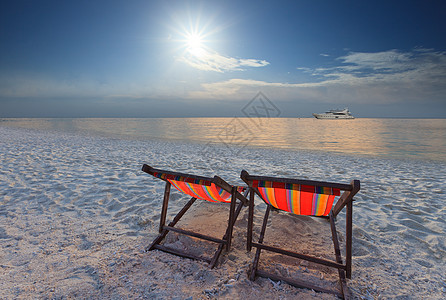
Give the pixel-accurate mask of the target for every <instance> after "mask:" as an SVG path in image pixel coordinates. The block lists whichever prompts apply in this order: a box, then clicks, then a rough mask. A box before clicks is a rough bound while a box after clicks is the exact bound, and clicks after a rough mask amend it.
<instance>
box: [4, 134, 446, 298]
mask: <svg viewBox="0 0 446 300" xmlns="http://www.w3.org/2000/svg"><path fill="white" fill-rule="evenodd" d="M206 147H209V145H203V144H199V143H186V142H180V141H166V140H161V139H153V140H137V139H122V138H112V137H106V136H102V137H101V136H93V135H86V134H81V133H66V132H65V133H64V132H53V131H43V130H32V129H20V128H7V127H0V162H1V167H0V249H1V250H0V298H1V299H72V298H80V299H86V298H92V299H245V300H250V299H334V298H335V297H334V296H333V295H329V294H322V293H316V292H314V291H311V290H306V289H299V288H295V287H292V286H289V285H287V284H285V283H281V282H274V281H272V280H269V279H261V278H259V279H257V280H256V281H254V282H251V281H249V280H248V278H247V272H248V269H249V265H250V264H251V262H252V259H253V257H254V251H252V252H251V253H248V252H247V251H246V250H245V248H246V247H245V245H246V220H247V209H243V210H242V212H241V214H240V216H239V218H238V221H237V223H236V224H235V229H234V230H235V231H234V240H233V246H232V249H231V251H230V252H229V253H226V252H224V253H223V255H222V257H221V258H220V260H219V263H218V265H217V266H216V268H214V269H209V268H208V266H207V264H206V263H204V262H197V261H193V260H189V259H184V258H180V257H177V256H173V255H169V254H166V253H163V252H159V251H151V252H147V253H146V252H144V248H145V247H146V246H147V245H148V244H149V243H150V242H151V241H152V240H153V239H154V238H155V237H156V236H157V233H158V223H159V213H160V210H161V203H162V195H163V192H164V183H163V182H162V181H161V180H156V179H155V178H153V177H151V176H149V175H148V174H145V173H144V172H142V171H141V166H142V164H143V163H147V164H150V165H152V166H154V167H157V168H165V169H171V170H175V171H178V172H188V173H194V174H197V175H204V176H213V175H219V176H221V177H222V178H224V179H225V180H226V181H228V182H229V183H231V184H236V185H242V184H243V182H242V181H241V179H240V178H239V175H240V171H241V170H242V169H246V170H248V171H249V172H250V173H252V174H264V175H266V176H268V175H269V176H287V177H296V178H308V179H313V180H326V181H335V182H345V183H348V182H350V180H351V179H359V180H361V191H360V193H359V194H358V195H357V196H356V197H355V198H356V201H355V203H354V214H353V275H352V279H351V280H348V281H347V283H348V287H349V289H350V291H351V294H352V296H353V298H355V299H394V298H400V299H445V298H446V275H445V274H446V262H445V261H446V243H445V231H446V217H445V216H446V209H445V205H444V204H445V201H446V174H445V172H444V170H445V167H446V165H445V164H444V163H443V162H438V161H437V162H435V161H427V160H398V159H384V158H382V159H381V158H373V157H361V156H354V155H351V156H345V155H336V154H326V153H322V152H318V153H313V152H309V151H299V152H298V151H285V150H283V151H282V150H269V149H258V148H247V147H246V148H243V149H240V151H238V156H234V155H233V152H232V151H227V149H225V148H224V146H223V145H220V146H219V145H214V146H212V150H213V151H212V152H210V151H209V150H208V148H206ZM215 153H218V157H219V158H218V159H216V157H217V156H214V155H215ZM185 201H187V199H185V198H184V197H183V198H182V197H180V194H179V193H173V196H172V201H171V203H170V205H171V206H170V207H169V213H170V214H169V219H171V218H172V216H173V215H174V214H175V213H176V212H177V211H178V210H179V209H180V208H181V207H182V206H183V205H184V203H185ZM264 208H265V206H264V204H262V203H261V201H260V200H259V199H256V211H255V217H256V218H255V221H256V223H255V225H256V226H257V228H258V226H259V225H260V222H261V216H262V214H263V212H264ZM186 216H187V217H185V219H184V220H183V221H182V222H181V223H180V224H181V226H184V227H187V228H191V229H196V230H201V231H202V232H203V233H206V232H207V231H212V232H218V231H219V230H221V231H222V232H223V230H224V229H222V228H223V226H225V224H224V223H225V222H226V218H227V209H226V207H222V206H221V205H219V204H211V203H203V204H202V205H198V206H194V209H193V210H192V211H190V213H188V214H187V215H186ZM279 217H282V218H279ZM210 220H212V224H216V225H212V226H209V224H210V222H209V221H210ZM275 220H277V222H275ZM219 222H220V223H221V224H222V225H221V226H219V225H218V224H220V223H219ZM271 222H273V223H274V225H275V227H274V228H272V227H271V229H268V230H269V231H267V233H268V235H269V236H275V237H280V238H279V240H278V243H279V244H283V245H284V246H290V247H295V248H297V249H299V250H300V251H303V252H305V251H309V250H311V249H312V248H314V247H316V246H317V247H318V248H320V249H327V252H328V251H332V246H331V241H330V239H329V237H328V238H325V239H324V237H320V236H316V235H314V233H316V232H318V231H317V229H318V228H319V226H327V224H325V223H324V222H325V221H323V220H314V219H311V218H294V217H291V216H289V215H285V216H282V215H281V216H279V215H278V213H274V214H273V216H272V221H271ZM337 223H338V228H339V229H340V228H343V227H342V225H343V224H344V215H343V214H341V215H340V216H339V218H338V221H337ZM281 228H296V229H295V231H289V230H286V229H281ZM304 233H305V234H304ZM222 234H223V233H222ZM267 238H268V236H267ZM293 239H294V240H293ZM341 240H342V234H341ZM166 243H170V244H174V245H176V246H177V247H182V248H188V249H192V250H193V251H198V252H202V253H206V252H207V249H208V247H209V246H208V245H198V246H200V247H198V246H197V244H196V242H195V241H194V240H192V239H191V238H185V237H180V238H178V237H176V236H175V235H172V236H169V237H168V239H167V241H166ZM209 251H211V250H209ZM330 253H332V252H330ZM273 259H274V257H270V256H268V255H266V256H265V259H264V260H263V265H262V266H263V267H265V268H269V269H274V270H276V271H278V272H281V273H284V274H300V275H302V276H305V277H306V278H309V279H310V280H313V281H315V282H317V281H321V280H329V281H330V280H332V281H333V282H334V283H333V284H334V286H335V285H336V282H335V281H336V275H337V274H336V273H335V272H334V271H332V272H331V273H325V270H320V269H312V268H310V266H308V265H306V264H305V263H301V262H297V261H281V260H280V259H279V262H280V263H282V266H279V265H278V264H277V263H276V262H274V261H273ZM300 275H299V276H300Z"/></svg>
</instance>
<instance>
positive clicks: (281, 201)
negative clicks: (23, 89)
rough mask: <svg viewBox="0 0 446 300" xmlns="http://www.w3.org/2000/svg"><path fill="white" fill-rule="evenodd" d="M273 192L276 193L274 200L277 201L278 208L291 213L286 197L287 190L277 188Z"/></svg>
mask: <svg viewBox="0 0 446 300" xmlns="http://www.w3.org/2000/svg"><path fill="white" fill-rule="evenodd" d="M272 191H273V193H274V199H275V200H276V204H277V208H278V209H281V210H284V211H290V209H289V208H288V203H287V195H286V191H287V190H285V189H279V188H275V189H272Z"/></svg>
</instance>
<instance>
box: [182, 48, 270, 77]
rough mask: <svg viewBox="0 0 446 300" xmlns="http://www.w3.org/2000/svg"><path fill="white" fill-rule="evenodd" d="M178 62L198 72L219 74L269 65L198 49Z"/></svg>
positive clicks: (264, 62)
mask: <svg viewBox="0 0 446 300" xmlns="http://www.w3.org/2000/svg"><path fill="white" fill-rule="evenodd" d="M179 60H180V61H182V62H185V63H187V64H188V65H190V66H192V67H194V68H196V69H199V70H204V71H214V72H220V73H223V72H226V71H243V70H244V67H251V68H258V67H265V66H267V65H269V62H267V61H266V60H259V59H243V58H233V57H227V56H223V55H221V54H219V53H217V52H215V51H213V50H210V49H200V51H199V52H198V53H190V52H187V53H186V54H185V55H183V56H181V57H180V58H179Z"/></svg>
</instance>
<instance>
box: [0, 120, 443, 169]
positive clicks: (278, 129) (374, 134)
mask: <svg viewBox="0 0 446 300" xmlns="http://www.w3.org/2000/svg"><path fill="white" fill-rule="evenodd" d="M0 126H7V127H20V128H29V129H37V130H48V131H53V130H55V131H62V132H76V133H82V134H90V135H91V134H93V135H101V136H111V137H116V138H128V139H142V140H148V139H167V140H182V141H187V142H194V143H204V144H206V143H217V144H225V145H227V146H228V147H231V148H237V147H238V148H240V147H266V148H272V149H288V150H308V151H324V152H335V153H341V154H354V155H367V156H377V157H388V158H401V159H422V160H423V159H427V160H437V161H442V162H445V161H446V119H355V120H317V119H310V118H302V119H299V118H269V119H268V118H264V119H259V118H159V119H157V118H153V119H112V118H107V119H95V118H92V119H90V118H85V119H84V118H80V119H1V120H0Z"/></svg>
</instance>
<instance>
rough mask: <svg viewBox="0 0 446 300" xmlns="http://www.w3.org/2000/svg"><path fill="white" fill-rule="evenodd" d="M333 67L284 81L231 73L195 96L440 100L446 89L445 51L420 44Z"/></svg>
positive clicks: (350, 58)
mask: <svg viewBox="0 0 446 300" xmlns="http://www.w3.org/2000/svg"><path fill="white" fill-rule="evenodd" d="M336 61H338V62H340V64H339V65H338V66H336V67H333V68H317V69H313V70H310V69H308V68H297V69H298V70H301V71H302V72H304V73H311V75H312V77H313V81H312V82H311V81H309V82H306V83H294V84H293V83H291V84H290V83H280V82H267V81H258V80H247V79H230V80H226V81H222V82H216V83H206V84H202V86H201V87H202V89H201V90H200V91H195V92H192V93H190V95H189V96H190V97H191V98H194V97H196V98H210V99H233V100H237V99H247V98H248V99H249V97H251V96H252V95H255V94H256V93H257V92H258V91H259V90H261V91H263V92H264V93H267V94H269V95H274V97H275V98H276V99H278V100H279V99H280V100H289V101H293V100H306V101H318V102H333V103H336V102H339V103H345V104H348V103H398V102H407V101H411V102H429V101H434V102H441V101H443V102H444V101H445V100H446V99H445V95H446V52H436V51H433V50H430V49H422V48H420V49H415V50H413V51H411V52H401V51H398V50H389V51H383V52H375V53H365V52H351V53H349V54H347V55H345V56H342V57H339V58H337V59H336Z"/></svg>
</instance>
